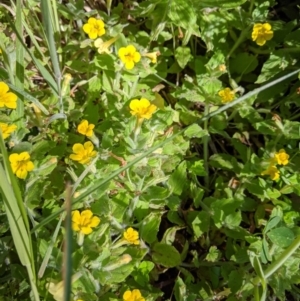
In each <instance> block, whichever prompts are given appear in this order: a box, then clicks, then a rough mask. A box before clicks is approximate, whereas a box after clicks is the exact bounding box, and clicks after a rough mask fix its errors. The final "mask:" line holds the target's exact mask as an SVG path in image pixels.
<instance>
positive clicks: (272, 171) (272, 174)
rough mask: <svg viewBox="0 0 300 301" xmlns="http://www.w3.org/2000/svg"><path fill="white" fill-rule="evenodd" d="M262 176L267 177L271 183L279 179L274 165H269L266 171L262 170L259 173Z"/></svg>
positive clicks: (278, 172)
mask: <svg viewBox="0 0 300 301" xmlns="http://www.w3.org/2000/svg"><path fill="white" fill-rule="evenodd" d="M261 175H262V176H264V175H269V176H270V178H271V179H272V180H273V181H276V180H278V179H279V177H280V171H279V170H278V169H277V167H276V166H274V165H270V166H269V167H268V169H266V170H264V171H263V172H262V173H261Z"/></svg>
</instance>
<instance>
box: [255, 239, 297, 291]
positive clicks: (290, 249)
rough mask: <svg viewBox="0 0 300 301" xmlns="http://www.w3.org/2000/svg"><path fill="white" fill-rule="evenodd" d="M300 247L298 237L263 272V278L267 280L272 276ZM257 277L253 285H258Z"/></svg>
mask: <svg viewBox="0 0 300 301" xmlns="http://www.w3.org/2000/svg"><path fill="white" fill-rule="evenodd" d="M299 247H300V236H298V237H297V238H296V239H295V240H294V241H293V242H292V244H291V245H290V246H289V247H288V248H287V249H286V250H284V251H283V252H282V254H281V255H280V256H279V257H278V258H277V259H276V260H275V261H274V262H273V263H272V264H270V265H269V267H268V268H267V269H266V270H265V272H264V278H265V279H267V278H269V277H270V276H272V275H273V274H274V273H275V272H276V271H277V270H278V269H279V268H280V267H281V266H282V265H283V264H284V263H285V262H286V261H287V260H288V259H289V258H290V257H291V256H292V255H293V254H294V253H295V252H296V251H297V249H298V248H299ZM259 282H260V279H259V277H255V278H254V280H253V284H254V285H257V284H259Z"/></svg>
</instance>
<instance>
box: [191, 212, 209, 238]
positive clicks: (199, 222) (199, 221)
mask: <svg viewBox="0 0 300 301" xmlns="http://www.w3.org/2000/svg"><path fill="white" fill-rule="evenodd" d="M189 219H190V218H189ZM189 219H188V220H189ZM209 220H210V216H209V214H208V213H207V212H206V211H200V212H198V213H197V215H196V217H195V218H194V220H192V221H191V225H192V229H193V231H194V234H195V236H196V237H197V238H199V237H200V236H201V235H202V234H203V233H206V232H208V229H209Z"/></svg>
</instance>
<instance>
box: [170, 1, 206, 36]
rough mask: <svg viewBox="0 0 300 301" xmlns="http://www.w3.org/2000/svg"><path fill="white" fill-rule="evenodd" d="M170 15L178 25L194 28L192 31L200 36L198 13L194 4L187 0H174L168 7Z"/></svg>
mask: <svg viewBox="0 0 300 301" xmlns="http://www.w3.org/2000/svg"><path fill="white" fill-rule="evenodd" d="M168 17H169V19H170V20H171V21H172V22H173V24H175V25H176V26H179V27H182V28H184V29H189V30H190V29H192V33H193V34H195V35H197V36H200V32H199V29H198V27H197V26H196V23H197V14H196V11H195V9H194V8H193V6H192V5H191V4H190V3H189V2H188V1H185V0H172V1H171V2H170V7H169V8H168Z"/></svg>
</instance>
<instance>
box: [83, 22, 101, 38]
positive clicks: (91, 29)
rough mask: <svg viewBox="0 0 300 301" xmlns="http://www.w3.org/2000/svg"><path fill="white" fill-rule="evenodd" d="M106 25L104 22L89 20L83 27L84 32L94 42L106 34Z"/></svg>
mask: <svg viewBox="0 0 300 301" xmlns="http://www.w3.org/2000/svg"><path fill="white" fill-rule="evenodd" d="M104 26H105V24H104V22H103V21H102V20H97V19H95V18H89V19H88V21H87V23H86V24H84V25H83V27H82V28H83V31H84V32H85V33H87V34H88V35H89V38H90V39H92V40H94V39H96V38H97V37H101V36H103V35H104V34H105V28H104Z"/></svg>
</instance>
